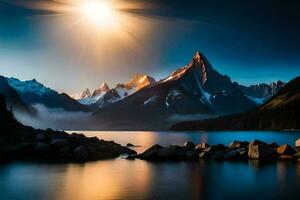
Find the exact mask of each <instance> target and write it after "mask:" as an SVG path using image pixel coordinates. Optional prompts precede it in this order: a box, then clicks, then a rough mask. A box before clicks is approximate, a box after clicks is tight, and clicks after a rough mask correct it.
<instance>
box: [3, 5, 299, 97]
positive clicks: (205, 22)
mask: <svg viewBox="0 0 300 200" xmlns="http://www.w3.org/2000/svg"><path fill="white" fill-rule="evenodd" d="M37 1H38V0H32V2H37ZM120 1H121V0H120ZM9 2H13V1H12V0H11V1H9ZM19 2H22V1H19ZM23 2H28V0H27V1H23ZM130 2H133V1H130ZM138 2H145V5H148V4H146V3H149V2H151V6H145V7H144V8H142V9H141V8H140V7H139V9H128V10H126V13H127V14H128V15H132V16H133V17H135V18H137V19H139V20H140V23H139V25H138V24H136V26H134V25H135V24H134V23H133V25H132V26H130V27H132V28H129V30H128V32H130V34H131V35H132V37H133V38H135V40H136V44H137V45H135V47H134V48H133V47H130V48H126V47H122V48H120V49H117V50H115V51H112V50H110V49H107V48H109V46H108V47H107V46H105V48H104V47H103V49H102V51H101V52H99V54H96V57H97V58H98V59H97V61H95V58H94V57H95V53H92V54H89V53H85V54H84V56H82V55H81V54H80V53H78V52H80V51H79V50H78V51H77V50H76V47H78V46H80V45H75V46H73V45H71V44H72V43H74V42H73V41H72V40H74V39H73V38H72V37H71V36H70V35H72V33H74V34H76V32H78V31H79V30H76V29H75V30H74V29H72V33H65V32H62V31H61V29H63V28H62V27H65V26H66V23H67V22H66V23H64V21H63V19H59V17H54V19H53V18H50V19H49V18H48V17H45V15H46V14H57V13H55V12H53V11H52V12H50V11H45V10H44V9H31V8H28V7H27V8H24V7H22V6H16V5H12V4H7V3H5V2H4V1H3V0H0V74H2V75H6V76H15V77H19V78H21V79H30V78H36V79H37V80H40V81H41V82H44V83H46V84H47V85H49V86H51V87H53V88H55V89H57V90H59V91H67V92H69V93H73V92H76V91H80V90H82V89H84V88H86V87H90V88H92V89H93V88H95V87H97V86H98V85H99V84H100V82H102V81H106V82H108V83H110V84H111V85H113V84H115V83H117V82H122V81H125V80H127V79H129V78H130V77H131V76H132V75H133V74H135V73H136V72H140V73H148V74H150V75H153V76H154V77H156V78H162V77H164V76H166V75H167V74H168V73H170V72H171V71H173V70H175V69H177V68H178V67H180V66H182V65H185V64H187V63H188V62H189V61H190V60H191V57H192V56H193V54H194V52H195V51H201V52H202V53H204V54H205V55H206V57H207V58H208V59H209V61H210V62H211V63H212V65H213V66H214V68H216V69H217V70H218V71H220V72H221V73H224V74H228V75H229V76H230V77H231V78H232V79H233V80H235V81H239V82H241V83H243V84H253V83H258V82H270V81H274V80H278V79H281V80H284V81H288V80H290V79H291V78H293V77H295V76H298V75H300V56H299V55H300V39H299V37H300V12H299V10H300V3H296V1H294V0H285V1H280V0H251V1H247V0H244V1H240V0H227V1H221V0H219V1H217V0H210V1H207V0H186V1H182V0H151V1H150V0H143V1H142V0H139V1H138ZM53 21H55V23H53ZM57 21H59V22H57ZM68 22H69V21H68ZM143 23H144V24H143ZM139 29H143V32H142V31H141V30H139ZM82 37H84V36H82ZM62 41H63V42H62ZM80 41H81V40H78V39H76V43H80ZM90 43H93V41H90ZM100 45H101V44H100ZM103 52H105V53H103Z"/></svg>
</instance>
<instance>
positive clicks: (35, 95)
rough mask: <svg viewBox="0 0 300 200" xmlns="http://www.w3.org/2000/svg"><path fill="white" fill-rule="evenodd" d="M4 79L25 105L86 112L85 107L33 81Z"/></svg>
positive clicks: (65, 95) (63, 94)
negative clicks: (41, 105)
mask: <svg viewBox="0 0 300 200" xmlns="http://www.w3.org/2000/svg"><path fill="white" fill-rule="evenodd" d="M6 79H7V82H8V84H9V85H10V87H11V88H14V90H15V91H16V92H17V93H18V94H19V96H20V97H21V98H22V100H23V101H24V102H25V103H26V104H27V105H33V104H43V105H44V106H46V107H48V108H62V109H64V110H67V111H87V110H88V108H87V107H86V106H83V105H81V104H80V103H78V102H77V101H76V100H74V99H72V98H71V97H69V96H68V95H67V94H65V93H62V94H59V93H58V92H56V91H55V90H52V89H50V88H48V87H45V86H44V85H43V84H41V83H39V82H38V81H36V80H35V79H33V80H28V81H21V80H19V79H16V78H6Z"/></svg>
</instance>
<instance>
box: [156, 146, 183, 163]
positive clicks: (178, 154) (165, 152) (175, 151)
mask: <svg viewBox="0 0 300 200" xmlns="http://www.w3.org/2000/svg"><path fill="white" fill-rule="evenodd" d="M157 153H158V158H159V159H160V160H182V159H183V158H184V156H185V154H184V152H183V151H182V149H181V147H180V146H169V147H163V148H160V149H159V150H158V151H157Z"/></svg>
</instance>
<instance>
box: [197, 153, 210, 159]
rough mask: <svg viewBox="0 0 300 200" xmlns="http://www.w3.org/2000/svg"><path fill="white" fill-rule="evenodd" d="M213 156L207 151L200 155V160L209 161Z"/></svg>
mask: <svg viewBox="0 0 300 200" xmlns="http://www.w3.org/2000/svg"><path fill="white" fill-rule="evenodd" d="M211 156H212V153H210V152H207V151H203V152H201V153H199V158H201V159H205V160H206V159H209V158H210V157H211Z"/></svg>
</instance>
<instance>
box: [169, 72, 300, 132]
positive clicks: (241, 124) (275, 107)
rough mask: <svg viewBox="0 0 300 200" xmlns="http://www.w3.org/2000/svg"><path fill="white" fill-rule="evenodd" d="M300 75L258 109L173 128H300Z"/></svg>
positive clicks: (177, 125) (183, 123) (184, 123)
mask: <svg viewBox="0 0 300 200" xmlns="http://www.w3.org/2000/svg"><path fill="white" fill-rule="evenodd" d="M299 105H300V77H297V78H295V79H293V80H292V81H290V82H289V83H287V84H286V85H285V86H284V87H283V89H281V90H280V91H279V92H278V93H277V94H276V95H275V96H274V97H272V98H271V99H270V100H269V101H268V102H266V103H265V104H263V105H262V106H260V107H258V108H257V109H255V110H253V111H250V112H247V113H243V114H237V115H231V116H225V117H220V118H217V119H210V120H203V121H191V122H182V123H179V124H176V125H174V126H173V127H172V129H173V130H255V129H258V130H265V129H270V130H271V129H300V118H299V115H300V107H299Z"/></svg>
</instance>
